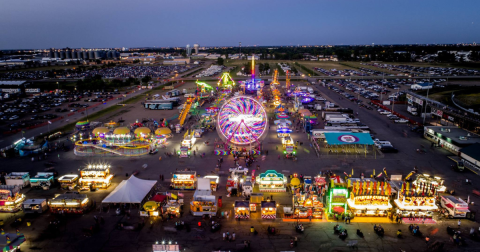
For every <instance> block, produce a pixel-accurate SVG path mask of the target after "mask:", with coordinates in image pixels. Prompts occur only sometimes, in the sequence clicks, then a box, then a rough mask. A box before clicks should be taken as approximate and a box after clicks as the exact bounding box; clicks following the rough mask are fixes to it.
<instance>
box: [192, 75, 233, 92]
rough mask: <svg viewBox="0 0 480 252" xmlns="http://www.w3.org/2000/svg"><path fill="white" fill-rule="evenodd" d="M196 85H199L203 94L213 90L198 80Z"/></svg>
mask: <svg viewBox="0 0 480 252" xmlns="http://www.w3.org/2000/svg"><path fill="white" fill-rule="evenodd" d="M227 74H228V73H227ZM195 83H196V84H197V87H198V86H199V87H200V89H201V90H200V92H201V93H205V92H206V91H207V90H213V88H212V86H210V85H208V84H207V83H205V82H201V81H198V80H197V81H196V82H195Z"/></svg>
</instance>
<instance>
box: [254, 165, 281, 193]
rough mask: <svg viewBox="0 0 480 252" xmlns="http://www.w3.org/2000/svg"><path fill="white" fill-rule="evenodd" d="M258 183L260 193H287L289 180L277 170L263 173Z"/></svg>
mask: <svg viewBox="0 0 480 252" xmlns="http://www.w3.org/2000/svg"><path fill="white" fill-rule="evenodd" d="M256 182H257V183H258V187H259V190H260V192H285V191H286V187H285V186H286V184H287V178H286V177H285V175H283V174H281V173H278V172H276V171H275V170H267V171H265V172H264V173H261V174H260V175H259V176H258V177H257V178H256Z"/></svg>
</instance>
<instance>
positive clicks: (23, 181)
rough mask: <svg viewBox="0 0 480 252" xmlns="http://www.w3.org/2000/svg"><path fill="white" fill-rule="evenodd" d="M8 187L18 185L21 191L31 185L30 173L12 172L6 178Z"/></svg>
mask: <svg viewBox="0 0 480 252" xmlns="http://www.w3.org/2000/svg"><path fill="white" fill-rule="evenodd" d="M5 184H6V185H18V186H19V187H20V189H22V188H23V187H25V186H28V185H30V174H29V173H28V172H11V173H9V174H8V175H7V176H5Z"/></svg>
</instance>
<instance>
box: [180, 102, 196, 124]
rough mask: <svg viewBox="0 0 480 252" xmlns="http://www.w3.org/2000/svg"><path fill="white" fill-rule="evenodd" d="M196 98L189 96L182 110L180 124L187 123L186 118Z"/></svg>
mask: <svg viewBox="0 0 480 252" xmlns="http://www.w3.org/2000/svg"><path fill="white" fill-rule="evenodd" d="M195 100H196V98H188V99H187V102H186V103H185V106H184V107H183V110H182V112H180V125H183V124H184V123H185V119H187V115H188V113H189V112H190V109H191V108H192V105H193V103H195Z"/></svg>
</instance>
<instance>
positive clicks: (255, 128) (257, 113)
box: [217, 96, 268, 145]
mask: <svg viewBox="0 0 480 252" xmlns="http://www.w3.org/2000/svg"><path fill="white" fill-rule="evenodd" d="M267 125H268V118H267V113H266V112H265V109H264V108H263V106H262V105H261V104H260V103H259V102H258V101H257V100H255V99H253V98H250V97H247V96H236V97H233V98H231V99H230V100H228V101H227V102H225V104H223V106H222V107H221V108H220V111H219V112H218V118H217V131H218V134H219V136H220V137H221V138H222V139H223V140H224V141H225V142H226V143H233V144H236V145H248V144H252V143H255V142H258V141H259V140H261V139H262V138H263V137H264V136H265V135H266V134H265V133H266V130H267V128H268V127H267Z"/></svg>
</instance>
